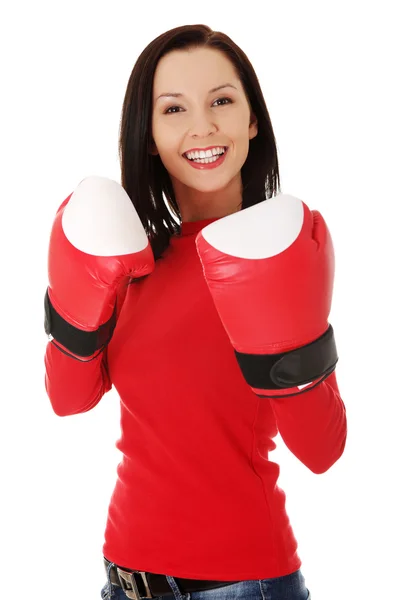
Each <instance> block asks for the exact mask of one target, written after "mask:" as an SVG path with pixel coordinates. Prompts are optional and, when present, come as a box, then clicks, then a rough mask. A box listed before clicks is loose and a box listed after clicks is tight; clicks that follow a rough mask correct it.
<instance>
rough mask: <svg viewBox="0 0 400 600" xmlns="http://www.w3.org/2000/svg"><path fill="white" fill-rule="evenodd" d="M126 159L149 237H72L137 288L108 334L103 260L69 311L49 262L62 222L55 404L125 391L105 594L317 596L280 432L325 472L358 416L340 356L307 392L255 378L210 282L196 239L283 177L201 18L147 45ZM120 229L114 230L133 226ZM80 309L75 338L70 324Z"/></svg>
mask: <svg viewBox="0 0 400 600" xmlns="http://www.w3.org/2000/svg"><path fill="white" fill-rule="evenodd" d="M120 159H121V170H122V177H121V182H122V188H123V189H124V190H125V191H126V192H127V195H128V197H129V202H130V203H131V205H133V206H134V208H135V210H136V211H137V215H138V216H139V218H140V223H141V225H143V228H144V230H145V232H146V236H147V237H146V241H147V240H148V241H149V244H150V245H149V246H148V247H146V243H143V236H142V237H141V235H142V234H141V233H140V231H139V230H138V223H137V221H135V220H134V218H133V217H132V222H131V225H132V229H131V231H130V233H128V237H127V239H126V240H125V241H126V243H127V244H128V246H129V240H130V239H131V238H133V236H134V235H135V236H137V239H139V238H140V243H139V242H138V244H137V245H136V246H135V248H133V246H132V247H129V248H128V249H125V251H122V250H121V248H119V250H118V252H117V251H114V252H111V251H108V253H107V252H101V251H98V250H97V251H96V250H93V248H94V246H91V248H90V250H88V248H87V247H86V248H85V249H86V253H85V257H84V258H82V256H78V252H79V244H78V243H76V244H74V246H75V248H74V249H73V250H71V249H69V250H68V251H69V252H72V251H73V252H75V254H74V257H73V260H74V261H75V260H76V261H80V262H79V264H82V261H84V260H85V261H88V260H89V259H90V256H89V255H96V257H95V258H96V260H97V258H98V256H100V257H101V258H100V259H99V260H98V261H97V262H96V269H97V268H98V265H99V264H100V262H99V261H102V263H101V264H102V265H104V264H105V263H106V261H109V263H110V264H111V263H112V268H111V267H110V268H109V269H108V271H107V273H109V272H113V276H114V275H115V270H116V269H118V270H119V271H118V272H119V273H120V276H119V279H118V281H119V283H121V282H125V281H126V277H125V278H123V277H122V275H126V274H128V273H130V274H131V275H132V277H131V278H130V281H129V285H128V286H126V285H125V283H121V285H119V286H118V294H117V295H116V293H114V292H115V290H116V287H115V285H114V288H113V293H114V295H110V296H109V297H108V296H107V301H106V302H105V303H104V304H106V305H107V307H108V309H107V310H108V312H107V311H104V310H103V312H102V315H101V317H99V318H98V321H97V323H98V324H101V327H102V329H101V327H100V326H99V327H98V329H97V331H95V334H96V335H97V334H98V333H99V332H100V330H101V335H97V338H96V339H94V337H93V330H94V329H96V327H93V322H92V326H91V327H89V325H88V326H87V327H86V331H82V329H83V330H85V326H83V325H82V323H83V322H84V318H83V317H82V312H84V310H83V308H82V306H83V303H84V302H86V304H87V306H89V304H90V303H91V305H93V304H94V303H95V301H97V300H96V298H97V297H98V293H99V291H98V290H99V287H101V288H102V291H103V289H104V288H107V289H108V286H109V285H111V284H109V283H108V282H106V285H105V284H104V281H105V279H104V278H102V279H101V282H102V285H101V286H100V285H99V286H94V285H93V278H94V277H95V276H96V274H95V275H94V274H93V273H94V269H93V268H91V269H90V277H89V278H88V276H87V273H88V272H89V268H86V267H85V268H86V270H85V275H83V276H82V277H80V275H79V274H77V273H76V272H75V271H74V277H75V280H74V281H75V287H76V289H77V290H79V293H78V298H79V300H76V294H77V293H76V292H75V291H72V292H71V285H67V284H65V288H64V294H65V295H66V294H67V293H68V294H69V299H68V302H69V303H70V304H69V305H68V310H65V311H62V306H63V302H62V301H60V297H61V293H59V294H57V292H56V291H55V288H56V286H57V285H58V286H61V285H62V282H61V281H56V278H57V273H59V272H61V271H62V272H63V281H64V282H65V274H66V272H67V270H66V269H65V268H63V267H62V265H61V258H60V263H59V264H57V265H56V264H55V262H54V261H56V259H55V258H54V257H55V256H61V254H62V253H61V252H60V251H59V248H60V245H58V246H57V251H56V238H57V235H56V234H55V233H54V229H53V234H52V240H51V243H50V246H51V248H52V251H51V252H50V253H49V256H51V257H53V258H51V259H50V262H51V261H53V263H52V265H50V267H49V272H50V271H51V276H50V286H49V290H48V294H47V295H46V317H47V324H46V331H47V332H48V333H49V334H51V336H52V342H51V343H49V344H48V346H47V349H46V359H45V362H46V389H47V392H48V395H49V397H50V400H51V402H52V406H53V408H54V410H55V412H56V413H57V414H60V415H67V414H76V413H79V412H84V411H86V410H90V409H91V408H93V407H94V406H95V405H96V404H97V403H98V402H99V401H100V399H101V398H102V396H103V395H104V394H105V393H106V392H107V391H109V390H110V389H111V386H112V384H114V386H115V388H116V389H117V391H118V393H119V395H120V398H121V437H120V439H119V440H118V442H117V447H118V449H119V450H120V451H121V452H122V460H121V462H120V464H119V465H118V479H117V483H116V486H115V489H114V492H113V494H112V498H111V502H110V506H109V511H108V519H107V525H106V530H105V542H104V546H103V554H104V564H105V569H106V574H107V582H106V584H105V585H104V587H103V589H102V590H101V597H102V598H103V600H104V599H120V598H135V599H139V598H144V597H149V598H152V597H157V598H158V597H160V598H161V597H162V598H166V600H173V599H174V598H176V600H181V599H182V598H185V599H186V600H189V599H191V600H210V599H211V598H212V600H225V597H226V598H228V597H233V596H235V597H240V598H246V599H247V598H254V600H263V599H265V598H269V599H271V600H283V599H285V600H306V599H307V598H311V595H310V593H309V590H308V589H307V587H306V585H305V579H304V576H303V574H302V572H301V570H300V567H301V564H302V563H301V559H300V558H299V556H298V554H297V542H296V539H295V536H294V533H293V531H292V528H291V525H290V522H289V518H288V516H287V513H286V510H285V494H284V492H283V491H282V490H281V489H280V488H279V486H278V485H277V479H278V477H279V466H278V465H277V464H276V463H274V462H272V461H271V460H270V459H269V452H271V451H272V450H273V449H274V448H275V444H274V442H273V437H275V436H276V435H277V433H278V431H280V433H281V434H282V437H283V439H284V440H285V442H286V444H287V445H288V447H289V448H290V449H291V451H292V452H293V453H294V454H295V455H296V456H297V457H298V458H299V459H300V460H301V461H302V462H303V463H304V464H305V465H306V466H307V467H308V468H310V469H311V470H312V471H314V472H316V473H318V472H323V471H326V470H328V469H329V468H330V466H331V465H332V464H334V462H336V460H338V458H339V457H340V456H341V454H342V452H343V449H344V445H345V440H346V416H345V407H344V405H343V402H342V400H341V398H340V395H339V390H338V388H337V383H336V378H335V373H334V366H333V367H331V368H330V369H329V370H326V371H324V373H323V375H322V374H321V377H319V379H318V382H317V383H318V385H317V383H316V382H315V378H314V385H312V386H311V387H310V388H309V390H307V389H306V390H302V392H303V393H301V395H300V396H299V397H296V398H295V399H294V400H293V394H289V395H288V397H287V398H286V397H283V396H278V397H276V396H275V395H274V394H275V392H274V391H273V390H272V391H271V393H270V392H269V391H268V390H267V391H265V390H264V391H261V392H260V390H257V389H256V387H257V386H255V385H254V384H253V383H252V382H251V381H250V380H249V379H248V376H247V371H246V368H245V366H243V356H244V355H243V354H242V355H241V354H240V349H239V348H238V347H235V345H234V343H233V336H232V335H231V330H230V329H229V327H228V328H226V324H227V323H226V321H225V320H224V319H222V314H221V313H219V308H221V309H222V306H220V305H218V298H217V295H215V293H214V290H213V289H212V281H211V280H207V278H205V273H206V261H207V256H208V255H207V252H204V248H203V251H202V250H201V248H200V246H199V244H198V241H199V234H200V233H202V232H204V231H205V228H206V227H207V226H209V225H211V224H213V225H215V224H219V223H222V221H223V220H224V219H226V218H231V217H230V216H231V215H235V213H241V212H242V211H244V210H246V209H248V208H249V207H251V206H255V205H260V206H262V205H261V203H263V201H264V204H268V202H271V201H272V200H273V197H277V196H276V194H277V192H279V191H280V190H279V170H278V158H277V150H276V145H275V138H274V133H273V130H272V126H271V121H270V118H269V115H268V111H267V108H266V105H265V101H264V98H263V95H262V92H261V89H260V86H259V83H258V80H257V77H256V75H255V73H254V70H253V68H252V66H251V64H250V62H249V60H248V59H247V57H246V55H245V54H244V53H243V51H242V50H241V49H240V48H239V47H238V46H237V45H235V44H234V43H233V42H232V40H230V38H229V37H227V36H226V35H224V34H223V33H220V32H214V31H212V30H211V29H210V28H209V27H206V26H205V25H192V26H183V27H178V28H176V29H173V30H171V31H167V32H166V33H164V34H162V35H160V36H159V37H158V38H156V39H155V40H154V41H153V42H151V43H150V44H149V45H148V46H147V48H145V50H144V51H143V52H142V54H141V55H140V56H139V58H138V60H137V62H136V64H135V66H134V69H133V71H132V74H131V77H130V79H129V83H128V86H127V90H126V95H125V100H124V104H123V111H122V121H121V131H120ZM90 185H94V186H95V187H94V188H93V187H92V188H91V191H90V190H89V192H90V193H89V192H88V189H89V187H90ZM90 185H89V183H87V189H86V191H85V190H84V189H83V188H84V186H83V187H82V186H81V188H80V190H83V191H82V192H81V200H80V202H81V203H82V202H83V200H82V199H86V200H85V201H88V202H90V201H91V199H93V197H96V198H97V199H98V198H100V197H102V194H103V191H102V190H104V189H105V188H107V190H108V191H107V194H108V197H110V194H111V192H110V190H111V188H112V186H113V185H114V184H110V183H105V182H104V181H102V180H101V179H100V178H99V179H98V180H95V181H93V180H91V182H90ZM115 185H117V184H115ZM96 186H97V187H96ZM101 186H103V187H101ZM100 188H101V189H100ZM122 188H121V189H122ZM94 189H96V192H93V190H94ZM112 189H114V188H112ZM114 191H115V190H114ZM112 193H114V192H112ZM123 193H124V194H125V192H123ZM107 194H105V195H107ZM111 195H112V194H111ZM117 196H118V198H119V200H118V201H121V206H122V204H123V201H124V200H123V198H122V195H121V193H120V192H118V191H115V198H116V197H117ZM75 197H79V194H78V193H76V194H75ZM113 197H114V196H113ZM70 198H71V196H70V197H69V198H68V199H67V201H65V202H64V203H63V205H62V207H60V210H61V212H60V213H59V220H58V225H57V228H58V229H57V231H58V234H60V232H61V231H62V230H61V224H62V226H63V227H64V233H65V235H66V238H68V239H69V240H71V239H72V238H73V233H71V232H72V230H73V228H74V225H76V223H77V222H78V221H79V222H80V223H81V222H82V220H81V218H78V217H77V213H74V212H73V209H72V208H71V210H70V212H69V213H68V215H69V217H68V218H66V215H64V219H63V221H61V216H60V215H61V214H62V210H64V208H65V205H66V204H67V203H68V200H70ZM277 198H278V197H277ZM266 199H271V200H268V202H265V201H266ZM76 205H77V204H76V203H75V206H76ZM71 206H72V201H71ZM113 206H114V205H113ZM126 208H127V206H126V205H125V208H124V210H125V209H126ZM94 210H98V211H99V212H100V207H98V208H96V207H94V208H93V211H94ZM71 211H72V212H71ZM114 212H115V211H114ZM128 212H129V211H128ZM110 214H111V213H110ZM131 216H132V215H131ZM130 218H131V217H127V219H130ZM135 227H136V230H135V233H133V230H134V228H135ZM68 228H69V229H68ZM120 231H121V234H120V237H119V238H118V241H120V240H121V238H122V237H123V236H124V235H126V232H123V231H122V226H120ZM129 236H130V237H129ZM103 237H104V236H99V239H100V238H101V239H103ZM57 239H59V238H57ZM91 243H94V242H93V240H91ZM83 245H84V244H83ZM150 246H151V251H152V256H150V254H149V248H150ZM97 247H98V246H97ZM64 248H66V246H65V245H64ZM76 248H78V251H77V250H76ZM80 249H81V250H82V249H83V248H82V247H81V248H80ZM66 251H67V250H65V252H66ZM117 254H119V255H124V256H123V258H124V259H125V262H124V264H123V265H122V266H121V262H123V261H121V260H120V261H119V262H118V265H117V266H116V262H115V255H117ZM104 257H106V258H104ZM110 257H111V258H110ZM132 257H133V258H132ZM153 257H154V263H153ZM71 260H72V259H71ZM128 261H131V262H129V264H127V263H128ZM68 264H69V266H70V265H71V264H72V263H71V262H69V263H68ZM74 264H75V265H77V264H78V262H75V263H74ZM218 264H219V263H218ZM86 265H87V263H86ZM76 268H77V269H78V267H76ZM102 268H103V267H102ZM74 269H75V267H74ZM70 270H71V269H70ZM89 280H90V281H89ZM116 280H117V277H115V276H114V279H113V284H115V282H116ZM94 287H95V288H96V291H95V292H94V291H93V288H94ZM67 288H68V290H67ZM66 290H67V291H66ZM210 292H211V293H210ZM73 294H75V296H74V298H72V296H73ZM96 294H97V296H96ZM95 297H96V298H95ZM115 297H117V304H116V307H117V308H116V311H113V307H114V305H115ZM89 299H90V302H89ZM71 303H73V305H74V308H73V309H72V308H71V306H72V304H71ZM85 308H86V306H85ZM216 308H217V310H216ZM74 310H75V313H74ZM79 311H81V312H79ZM77 313H79V315H80V317H79V318H78V317H76V318H72V317H71V315H76V314H77ZM99 314H100V311H99ZM61 317H62V318H61ZM81 317H82V318H81ZM68 321H69V324H70V326H69V329H68V332H67V333H65V335H64V337H63V335H60V334H59V332H60V331H61V329H57V327H58V325H60V323H61V322H68ZM78 323H80V326H79V327H76V329H74V328H72V329H71V324H72V325H75V326H77V324H78ZM57 324H58V325H57ZM60 327H61V326H60ZM85 336H86V337H85ZM78 338H79V342H78V341H77V340H78ZM310 339H311V338H310ZM312 339H314V338H312ZM99 340H100V341H99ZM56 342H58V343H56ZM75 342H76V343H75ZM299 345H301V344H299ZM304 345H305V344H304ZM84 346H85V351H84V350H83V347H84ZM247 356H251V355H250V354H249V355H247ZM79 357H80V358H79ZM74 359H78V360H74ZM246 360H247V359H246ZM241 361H242V362H241ZM332 364H333V363H332ZM300 387H302V386H299V388H296V390H298V391H299V390H300ZM303 387H304V386H303ZM290 389H292V388H290ZM315 415H317V419H318V425H316V421H315V418H316V417H315Z"/></svg>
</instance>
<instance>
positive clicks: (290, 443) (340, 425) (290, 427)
mask: <svg viewBox="0 0 400 600" xmlns="http://www.w3.org/2000/svg"><path fill="white" fill-rule="evenodd" d="M269 400H270V402H271V406H272V409H273V411H274V414H275V418H276V422H277V426H278V430H279V433H280V435H281V437H282V439H283V441H284V442H285V445H286V446H287V447H288V448H289V450H290V451H291V452H292V453H293V454H294V455H295V456H296V457H297V458H298V459H299V460H300V461H301V462H302V463H303V464H304V465H305V466H306V467H308V468H309V469H310V470H311V471H312V472H313V473H316V474H321V473H325V472H326V471H328V469H330V467H331V466H332V465H333V464H334V463H335V462H336V461H337V460H338V459H339V458H340V457H341V455H342V454H343V451H344V448H345V445H346V439H347V419H346V407H345V405H344V403H343V400H342V399H341V397H340V392H339V389H338V384H337V380H336V372H335V371H333V373H331V374H330V375H329V377H327V379H325V380H324V381H323V382H322V383H320V384H319V385H318V386H316V387H315V388H312V389H310V390H308V391H305V392H304V393H302V394H299V395H297V396H289V397H285V398H283V397H280V398H279V397H275V398H269Z"/></svg>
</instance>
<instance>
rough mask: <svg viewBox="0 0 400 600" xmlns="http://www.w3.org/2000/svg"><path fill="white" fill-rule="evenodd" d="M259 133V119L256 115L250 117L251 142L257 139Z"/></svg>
mask: <svg viewBox="0 0 400 600" xmlns="http://www.w3.org/2000/svg"><path fill="white" fill-rule="evenodd" d="M257 133H258V121H257V117H256V115H255V114H254V113H251V115H250V125H249V140H252V139H253V138H254V137H256V135H257Z"/></svg>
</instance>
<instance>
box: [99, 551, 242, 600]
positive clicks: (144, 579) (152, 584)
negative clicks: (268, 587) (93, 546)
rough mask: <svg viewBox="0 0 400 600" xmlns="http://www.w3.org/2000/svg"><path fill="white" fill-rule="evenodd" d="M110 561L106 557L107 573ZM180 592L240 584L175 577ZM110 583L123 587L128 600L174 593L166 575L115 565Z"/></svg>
mask: <svg viewBox="0 0 400 600" xmlns="http://www.w3.org/2000/svg"><path fill="white" fill-rule="evenodd" d="M109 564H110V561H108V560H107V559H106V557H104V565H105V568H106V573H107V572H108V565H109ZM174 579H175V581H176V583H177V585H178V588H179V590H180V591H181V592H182V593H183V594H188V593H189V592H201V591H203V590H209V589H212V588H217V587H223V586H226V585H232V584H233V583H238V582H237V581H211V580H206V579H182V578H180V577H174ZM110 581H111V583H113V584H114V585H117V586H118V587H121V588H122V589H123V590H124V592H125V594H126V596H127V598H133V600H140V599H141V598H156V597H157V596H168V595H170V594H173V591H172V589H171V587H170V585H169V583H168V580H167V577H166V576H165V575H159V574H157V573H148V572H146V571H135V570H133V569H126V568H125V567H120V566H118V565H116V564H115V563H114V564H113V566H112V567H111V569H110Z"/></svg>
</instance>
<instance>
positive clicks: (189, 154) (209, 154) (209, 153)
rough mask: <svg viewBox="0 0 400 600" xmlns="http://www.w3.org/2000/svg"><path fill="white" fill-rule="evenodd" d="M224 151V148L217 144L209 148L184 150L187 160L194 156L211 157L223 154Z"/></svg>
mask: <svg viewBox="0 0 400 600" xmlns="http://www.w3.org/2000/svg"><path fill="white" fill-rule="evenodd" d="M224 152H225V148H224V147H223V146H217V147H216V148H212V149H211V150H205V151H204V150H196V151H195V152H186V153H185V156H186V158H188V159H189V160H194V159H195V158H212V157H213V156H217V155H219V154H224Z"/></svg>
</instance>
